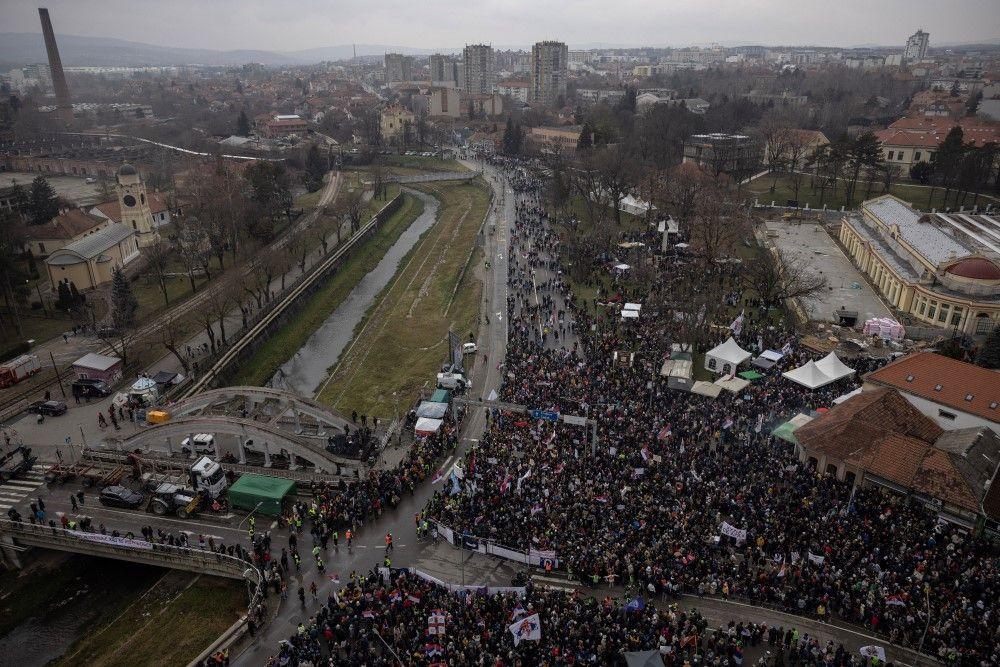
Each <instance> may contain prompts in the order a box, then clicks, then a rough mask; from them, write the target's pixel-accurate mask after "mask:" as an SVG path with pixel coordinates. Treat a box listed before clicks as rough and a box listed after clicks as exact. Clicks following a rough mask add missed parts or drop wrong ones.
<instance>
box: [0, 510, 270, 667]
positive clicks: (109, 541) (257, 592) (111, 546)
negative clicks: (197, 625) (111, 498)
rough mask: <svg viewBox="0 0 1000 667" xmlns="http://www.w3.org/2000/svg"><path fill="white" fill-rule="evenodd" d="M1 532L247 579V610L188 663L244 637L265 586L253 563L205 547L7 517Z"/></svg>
mask: <svg viewBox="0 0 1000 667" xmlns="http://www.w3.org/2000/svg"><path fill="white" fill-rule="evenodd" d="M0 535H6V536H10V537H13V538H15V539H20V540H21V541H23V542H26V543H30V544H31V545H32V546H39V547H42V548H53V549H57V550H59V551H79V552H81V553H87V554H92V555H101V556H105V557H108V558H115V559H118V560H129V561H135V560H140V561H141V562H145V563H149V564H152V565H156V564H161V565H162V566H164V567H171V566H176V565H177V564H178V563H179V562H181V561H183V563H184V564H185V565H186V567H184V568H183V569H198V570H204V572H205V573H206V574H210V575H222V576H228V577H229V578H232V579H243V580H244V581H246V582H247V590H248V598H249V602H248V605H247V613H246V614H245V615H243V616H241V617H240V618H239V619H238V620H237V621H236V622H235V623H233V625H231V626H230V627H229V628H228V629H227V630H226V631H225V632H224V633H223V634H222V635H221V636H220V637H219V638H217V639H216V640H215V641H214V642H213V643H212V644H211V646H209V647H208V648H207V649H205V650H204V651H203V652H202V653H201V654H200V655H199V656H198V657H197V658H195V660H194V661H192V663H191V664H201V663H202V662H203V661H204V660H205V659H206V658H207V657H208V656H210V655H211V654H212V653H214V652H216V651H220V650H223V649H225V648H228V647H229V646H231V645H232V644H233V643H235V642H236V641H237V640H238V639H239V638H240V637H242V636H243V634H244V633H245V632H246V629H247V623H248V619H249V617H250V615H251V614H253V613H254V612H255V610H256V608H257V605H259V604H260V602H261V601H262V600H263V599H264V595H265V587H266V586H267V581H266V580H265V579H264V573H263V572H261V570H260V569H259V568H258V567H257V566H256V565H254V564H253V563H252V562H250V561H248V560H245V559H244V558H242V557H240V556H230V555H229V554H226V553H220V552H215V551H210V550H208V549H199V548H194V547H182V546H177V545H169V544H159V543H156V542H148V541H146V540H143V539H130V538H123V537H114V536H111V535H104V534H102V533H93V532H87V531H79V530H68V529H65V528H62V527H61V526H45V525H41V524H31V523H24V522H22V521H9V520H0ZM192 566H193V567H192Z"/></svg>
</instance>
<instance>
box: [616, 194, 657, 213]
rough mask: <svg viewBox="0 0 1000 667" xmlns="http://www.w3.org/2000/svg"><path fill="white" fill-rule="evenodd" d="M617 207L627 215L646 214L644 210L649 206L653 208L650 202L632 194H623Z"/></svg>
mask: <svg viewBox="0 0 1000 667" xmlns="http://www.w3.org/2000/svg"><path fill="white" fill-rule="evenodd" d="M618 208H619V209H621V210H622V211H624V212H626V213H628V214H629V215H636V216H638V215H646V212H647V211H649V209H650V208H655V207H654V206H653V205H652V204H650V203H649V202H647V201H643V200H641V199H639V198H637V197H633V196H632V195H625V196H624V197H622V200H621V203H619V204H618Z"/></svg>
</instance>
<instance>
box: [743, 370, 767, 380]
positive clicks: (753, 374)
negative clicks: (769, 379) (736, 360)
mask: <svg viewBox="0 0 1000 667" xmlns="http://www.w3.org/2000/svg"><path fill="white" fill-rule="evenodd" d="M740 377H741V378H743V379H744V380H759V379H761V378H762V377H764V376H763V375H761V374H760V373H758V372H757V371H743V372H742V373H740Z"/></svg>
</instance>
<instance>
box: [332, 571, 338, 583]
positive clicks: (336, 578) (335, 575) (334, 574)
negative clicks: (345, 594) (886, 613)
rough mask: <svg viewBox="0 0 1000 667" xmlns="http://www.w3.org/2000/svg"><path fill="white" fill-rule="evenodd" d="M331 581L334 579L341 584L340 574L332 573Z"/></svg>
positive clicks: (334, 581)
mask: <svg viewBox="0 0 1000 667" xmlns="http://www.w3.org/2000/svg"><path fill="white" fill-rule="evenodd" d="M330 581H332V582H333V583H335V584H339V583H340V575H339V574H337V573H336V572H334V573H333V574H331V575H330Z"/></svg>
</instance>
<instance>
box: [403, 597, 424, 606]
mask: <svg viewBox="0 0 1000 667" xmlns="http://www.w3.org/2000/svg"><path fill="white" fill-rule="evenodd" d="M415 604H420V598H418V597H417V596H416V595H407V596H406V602H404V603H403V606H404V607H409V606H411V605H415Z"/></svg>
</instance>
